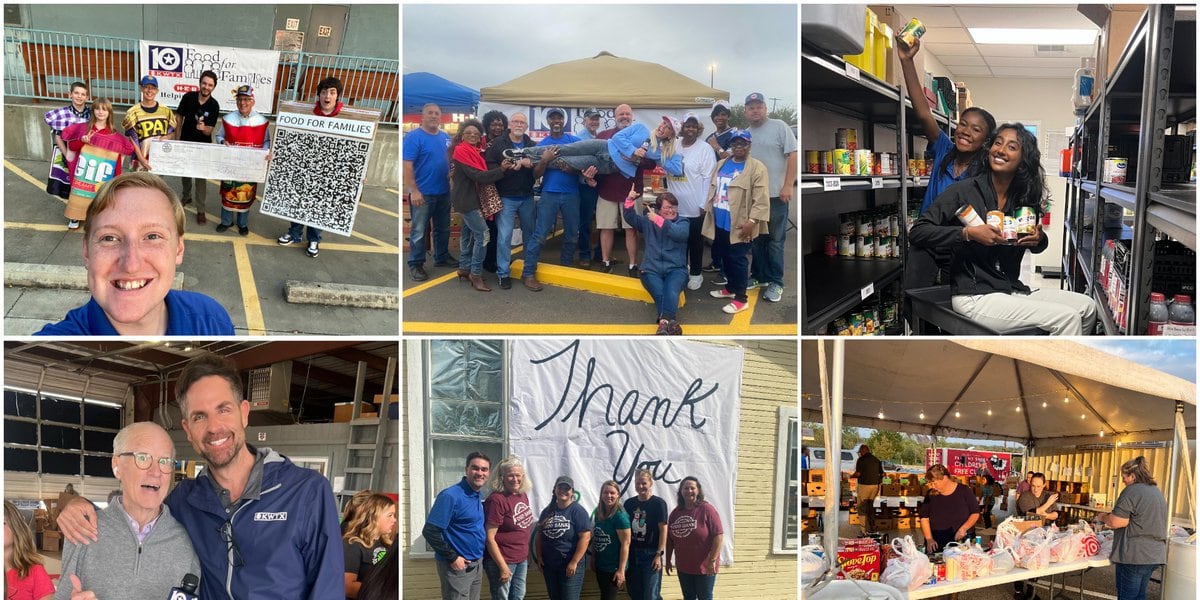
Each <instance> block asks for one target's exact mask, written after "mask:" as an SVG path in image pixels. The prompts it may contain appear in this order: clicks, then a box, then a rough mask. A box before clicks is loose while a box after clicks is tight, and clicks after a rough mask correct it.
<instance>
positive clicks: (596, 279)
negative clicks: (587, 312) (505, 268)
mask: <svg viewBox="0 0 1200 600" xmlns="http://www.w3.org/2000/svg"><path fill="white" fill-rule="evenodd" d="M524 268H525V261H524V260H514V261H513V262H512V266H511V267H510V269H511V270H512V273H514V275H515V274H519V273H521V271H522V269H524ZM514 278H516V277H514ZM537 278H538V281H540V282H542V283H544V284H548V285H553V286H558V287H565V288H569V289H572V290H581V291H584V292H592V293H595V294H602V295H604V296H612V297H614V298H621V299H624V300H637V301H638V302H646V303H648V304H654V298H651V297H650V293H649V292H647V291H646V288H644V287H642V280H641V279H634V278H633V277H629V276H628V275H614V274H612V273H601V272H600V271H589V270H587V269H576V268H574V267H564V266H562V265H554V264H545V263H541V264H538V269H537ZM686 301H687V295H686V294H684V293H683V292H680V293H679V306H680V307H683V306H684V303H685V302H686Z"/></svg>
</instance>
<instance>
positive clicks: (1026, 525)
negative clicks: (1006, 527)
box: [1013, 520, 1042, 533]
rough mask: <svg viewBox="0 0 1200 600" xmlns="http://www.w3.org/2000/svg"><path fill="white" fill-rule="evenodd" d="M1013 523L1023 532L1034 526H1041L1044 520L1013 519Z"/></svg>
mask: <svg viewBox="0 0 1200 600" xmlns="http://www.w3.org/2000/svg"><path fill="white" fill-rule="evenodd" d="M1013 525H1016V527H1017V531H1020V532H1021V533H1025V532H1026V531H1029V530H1030V529H1033V528H1034V527H1041V526H1042V522H1041V521H1040V520H1038V521H1013Z"/></svg>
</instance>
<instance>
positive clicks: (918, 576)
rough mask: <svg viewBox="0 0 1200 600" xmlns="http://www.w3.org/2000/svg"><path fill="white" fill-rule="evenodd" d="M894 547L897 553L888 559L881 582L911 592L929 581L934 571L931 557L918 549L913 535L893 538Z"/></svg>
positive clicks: (880, 577) (880, 578)
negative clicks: (930, 561) (930, 562)
mask: <svg viewBox="0 0 1200 600" xmlns="http://www.w3.org/2000/svg"><path fill="white" fill-rule="evenodd" d="M892 549H893V550H895V551H896V555H895V557H893V558H892V559H890V560H888V564H887V568H885V569H884V570H883V575H880V576H879V582H880V583H886V584H888V585H890V586H892V587H894V588H896V589H900V590H905V591H909V592H911V591H913V590H915V589H917V588H919V587H921V586H922V585H925V583H926V582H928V581H929V575H930V574H931V573H933V568H932V566H930V564H929V557H928V556H925V554H924V553H922V552H921V551H920V550H917V545H916V544H915V543H913V539H912V536H911V535H906V536H904V537H903V538H896V539H894V540H892Z"/></svg>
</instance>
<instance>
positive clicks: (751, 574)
mask: <svg viewBox="0 0 1200 600" xmlns="http://www.w3.org/2000/svg"><path fill="white" fill-rule="evenodd" d="M717 343H720V342H717ZM727 343H732V342H727ZM738 345H741V346H742V347H744V348H745V349H746V355H745V363H744V365H743V371H742V406H741V431H740V438H739V440H738V481H737V490H738V491H737V496H736V502H737V506H736V508H735V517H734V518H735V520H736V527H737V530H736V532H735V533H736V536H735V540H734V551H733V560H734V564H733V565H732V566H730V567H728V568H722V569H721V573H720V575H718V576H717V585H716V592H715V595H716V596H717V597H720V598H753V599H755V600H785V599H786V600H794V599H795V598H796V597H797V594H798V588H797V585H796V573H797V571H796V556H795V555H794V554H793V555H774V554H772V553H771V539H772V538H771V527H772V524H773V522H774V518H773V517H774V515H773V512H774V506H775V498H774V493H775V492H774V490H775V458H776V453H777V442H778V440H776V430H777V425H778V423H777V419H778V414H777V413H778V408H779V407H780V406H792V407H795V406H796V401H797V399H798V396H799V387H798V378H797V372H798V371H797V359H798V352H797V348H798V346H797V343H796V342H794V341H761V342H759V341H755V342H742V343H739V344H738ZM410 349H412V346H408V345H406V346H405V351H406V352H407V351H408V350H410ZM406 364H407V363H406ZM410 376H412V377H417V376H420V374H410ZM408 425H409V423H408V420H407V419H405V420H404V428H405V429H404V439H405V440H407V439H408V434H409V430H408ZM405 447H406V448H407V447H408V446H407V444H406V445H405ZM409 460H412V457H410V456H408V455H407V454H406V455H405V457H404V460H402V461H401V466H400V469H401V472H400V480H401V482H402V485H403V486H404V490H403V491H402V492H401V494H402V497H403V500H404V503H405V504H406V505H407V503H408V502H409V501H410V500H409V494H410V489H409V486H408V477H407V475H406V473H407V472H408V470H409V465H408V461H409ZM416 460H423V458H422V457H416ZM416 501H418V502H419V501H420V499H416ZM673 504H674V501H673V500H669V501H668V505H673ZM402 521H403V522H402V524H401V530H402V531H412V530H411V527H412V523H411V522H410V518H409V513H408V512H407V511H405V512H404V516H403V519H402ZM418 533H419V532H413V533H411V534H404V535H402V537H403V539H405V540H408V539H410V538H411V537H414V536H415V535H417V534H418ZM408 550H409V549H408V546H407V543H405V547H404V562H403V564H402V565H401V573H402V577H403V579H404V588H403V589H404V597H405V598H439V597H441V590H440V587H439V583H438V577H437V571H436V569H435V567H434V564H433V559H431V558H424V557H421V558H413V557H410V556H409V555H408ZM527 581H528V590H527V592H526V595H525V597H526V598H528V599H529V600H545V599H546V598H547V595H546V589H545V584H544V583H543V580H542V576H541V573H540V572H538V571H537V570H536V569H530V571H529V575H528V579H527ZM662 595H663V598H664V599H665V600H677V599H679V598H682V595H681V594H680V592H679V582H678V580H677V579H676V578H675V577H674V576H672V577H666V578H664V580H663V585H662ZM482 597H483V598H490V597H491V596H490V593H489V591H488V586H487V582H486V580H485V582H484V585H483V594H482ZM582 597H583V598H598V597H599V591H598V589H597V587H596V578H595V575H594V574H593V573H588V574H587V576H586V577H585V579H584V588H583V595H582Z"/></svg>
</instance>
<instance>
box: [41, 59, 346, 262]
mask: <svg viewBox="0 0 1200 600" xmlns="http://www.w3.org/2000/svg"><path fill="white" fill-rule="evenodd" d="M217 77H218V76H217V74H216V73H215V72H214V71H211V70H206V71H204V72H203V73H201V74H200V79H199V81H198V85H197V86H196V89H195V90H193V91H189V92H187V93H186V94H184V95H183V97H182V98H180V100H179V106H178V107H177V108H176V109H174V110H172V109H171V108H170V107H167V106H165V105H163V104H162V103H160V102H158V100H157V98H158V78H157V77H155V76H153V75H146V76H144V77H142V78H141V80H139V82H138V87H139V90H140V93H141V102H139V103H138V104H135V105H133V106H131V107H129V109H128V110H127V111H126V112H125V118H124V119H123V120H122V122H121V126H120V128H119V129H118V127H117V126H116V125H115V121H114V115H113V112H114V111H113V105H112V102H111V101H110V100H109V99H108V98H103V97H99V98H95V99H94V100H92V103H91V106H88V104H87V103H88V98H89V88H88V86H87V84H86V83H84V82H82V81H76V82H74V83H72V84H71V92H70V94H71V96H70V97H71V104H69V105H67V106H64V107H61V108H56V109H54V110H51V111H49V112H47V113H46V114H45V121H46V124H47V125H48V126H49V127H50V133H51V138H52V140H53V143H54V147H53V148H52V151H51V159H50V173H49V176H48V179H47V183H46V192H47V193H49V194H51V195H54V196H58V197H60V198H62V199H64V200H66V201H67V207H66V211H65V213H64V214H65V216H66V218H67V228H68V229H70V230H77V229H79V227H80V223H81V221H84V220H86V219H87V218H88V207H89V205H90V204H91V203H92V202H93V201H94V199H95V197H96V195H97V194H98V193H99V189H100V188H101V186H102V185H103V184H104V183H105V182H106V181H109V180H110V179H113V178H115V177H116V176H118V175H120V174H121V172H122V170H124V169H125V162H126V159H130V161H129V167H130V168H131V169H132V170H135V171H152V163H151V162H150V161H151V158H150V148H151V146H150V143H151V142H152V141H154V140H180V141H185V142H194V143H203V144H209V143H212V142H213V140H214V137H215V139H216V143H217V144H222V145H226V146H244V147H249V148H261V149H263V150H267V156H266V160H267V161H268V163H269V162H270V160H271V158H273V154H272V153H271V152H270V150H271V135H270V130H269V125H270V123H269V121H268V119H267V118H266V117H264V116H263V115H262V114H260V113H258V112H257V111H255V110H254V104H255V91H254V87H253V86H251V85H248V84H247V85H241V86H238V87H237V88H236V89H235V90H234V104H235V106H236V110H233V111H229V112H226V113H225V114H224V115H222V114H221V105H220V103H219V102H218V101H217V99H216V98H214V97H213V95H212V93H213V90H214V89H215V88H216V86H217V81H218V79H217ZM341 90H342V83H341V81H340V80H338V79H337V78H336V77H327V78H325V79H323V80H321V81H320V82H319V83H318V84H317V100H316V103H315V105H314V107H313V114H316V115H321V116H326V117H333V116H337V114H338V113H339V112H340V111H341V110H342V107H343V105H342V103H341V102H340V101H339V100H338V97H339V96H340V95H341ZM179 179H180V183H181V186H182V189H183V198H182V202H183V204H184V205H185V206H186V205H188V204H191V203H192V202H193V200H194V201H195V205H196V224H197V225H204V224H206V223H207V222H208V218H207V215H206V210H207V208H206V202H207V197H208V184H207V182H206V181H205V180H204V179H199V178H192V177H180V178H179ZM193 190H194V191H193ZM219 193H220V197H221V211H220V223H219V224H218V225H217V226H216V230H217V232H218V233H221V232H224V231H227V230H229V229H230V228H232V227H234V226H236V227H237V230H238V233H240V234H241V235H249V234H250V226H249V225H250V224H249V219H250V210H251V208H252V207H253V205H254V200H255V198H256V197H257V194H258V184H257V183H254V182H242V181H222V182H220V183H219ZM321 233H322V232H321V230H319V229H317V228H315V227H311V226H309V227H308V228H307V234H306V232H305V231H304V226H303V224H301V223H295V222H293V223H291V224H290V226H289V228H288V232H287V233H285V234H283V235H282V236H280V237H279V239H278V243H279V245H281V246H288V245H291V244H297V243H301V242H303V241H304V240H305V237H306V235H307V241H308V245H307V247H306V248H305V253H306V254H307V255H308V256H310V257H312V258H316V257H317V256H318V254H319V253H320V242H321Z"/></svg>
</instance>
